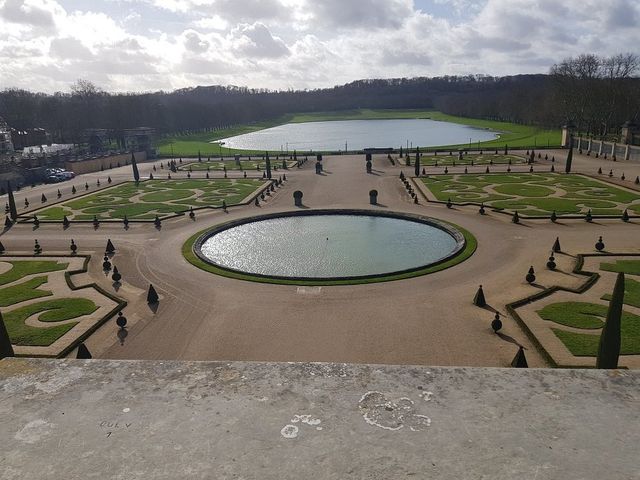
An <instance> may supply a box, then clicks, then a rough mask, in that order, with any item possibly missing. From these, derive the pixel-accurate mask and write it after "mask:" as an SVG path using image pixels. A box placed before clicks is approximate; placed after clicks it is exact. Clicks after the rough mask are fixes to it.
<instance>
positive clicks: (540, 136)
mask: <svg viewBox="0 0 640 480" xmlns="http://www.w3.org/2000/svg"><path fill="white" fill-rule="evenodd" d="M403 118H408V119H419V118H426V119H431V120H438V121H443V122H451V123H458V124H462V125H469V126H472V127H476V128H483V129H490V130H495V131H498V132H501V135H500V138H499V139H498V140H491V141H488V142H483V143H481V144H480V145H481V146H482V147H484V148H489V147H494V148H504V146H505V144H507V145H509V147H511V148H514V147H532V146H539V147H541V146H559V145H560V141H561V133H560V129H557V130H544V129H540V128H537V127H531V126H527V125H517V124H515V123H507V122H496V121H492V120H481V119H475V118H465V117H456V116H453V115H446V114H444V113H440V112H437V111H431V110H369V109H361V110H344V111H339V112H315V113H300V114H289V115H283V116H281V117H278V118H274V119H272V120H269V121H264V122H257V123H253V124H248V125H241V126H238V127H233V128H229V129H225V130H218V131H215V132H207V133H197V134H192V135H184V136H181V135H174V136H171V137H166V138H164V139H162V140H161V141H160V142H159V143H158V144H157V149H158V152H159V153H160V154H162V155H167V156H169V155H173V156H175V157H180V156H182V157H195V156H197V155H198V152H200V153H201V154H202V155H204V156H216V155H229V154H233V153H239V152H242V153H253V154H256V153H262V152H260V151H255V150H233V149H229V148H226V147H222V146H219V145H218V144H213V143H210V142H213V141H216V140H220V139H223V138H228V137H232V136H236V135H242V134H245V133H250V132H255V131H257V130H263V129H265V128H271V127H275V126H277V125H283V124H286V123H302V122H321V121H331V120H373V119H403ZM465 145H466V144H462V145H460V146H463V147H464V146H465ZM475 146H477V144H476V145H475ZM449 147H452V148H453V147H457V145H445V146H440V147H437V148H438V149H440V150H443V149H446V148H449Z"/></svg>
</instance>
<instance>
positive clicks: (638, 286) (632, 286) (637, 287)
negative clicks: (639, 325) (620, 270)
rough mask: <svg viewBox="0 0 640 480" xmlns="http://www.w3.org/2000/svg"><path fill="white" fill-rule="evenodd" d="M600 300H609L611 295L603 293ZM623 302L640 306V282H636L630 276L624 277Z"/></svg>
mask: <svg viewBox="0 0 640 480" xmlns="http://www.w3.org/2000/svg"><path fill="white" fill-rule="evenodd" d="M602 300H607V301H608V300H611V295H610V294H607V295H603V296H602ZM624 303H625V304H627V305H631V306H632V307H637V308H640V282H636V281H635V280H633V279H632V278H625V279H624Z"/></svg>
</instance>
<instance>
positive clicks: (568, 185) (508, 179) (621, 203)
mask: <svg viewBox="0 0 640 480" xmlns="http://www.w3.org/2000/svg"><path fill="white" fill-rule="evenodd" d="M419 181H422V182H423V183H424V185H425V186H426V187H427V188H428V189H429V190H430V191H431V193H432V194H433V195H434V196H435V197H436V199H437V200H439V201H442V202H446V201H447V200H448V199H451V201H452V202H453V203H458V204H462V203H476V204H480V203H484V204H485V205H486V206H488V207H492V208H496V209H501V210H507V211H511V212H512V211H518V212H519V213H520V214H524V215H529V216H544V215H550V214H551V212H553V211H555V212H556V214H557V215H567V214H586V213H587V212H588V211H589V210H591V213H592V214H593V215H605V214H606V215H622V212H623V210H624V209H625V208H628V209H629V210H631V211H638V212H640V195H639V194H637V193H635V192H631V191H628V190H625V189H622V188H619V187H617V186H614V185H610V184H606V183H603V182H600V181H597V180H594V179H591V178H588V177H585V176H582V175H575V174H572V175H564V174H557V173H509V174H499V173H493V174H492V173H489V174H462V173H460V174H455V175H428V176H425V177H421V178H420V179H419Z"/></svg>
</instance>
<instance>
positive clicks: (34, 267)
mask: <svg viewBox="0 0 640 480" xmlns="http://www.w3.org/2000/svg"><path fill="white" fill-rule="evenodd" d="M2 261H4V260H2ZM6 263H10V264H11V265H12V268H11V270H8V271H6V272H4V273H3V274H1V275H0V285H6V284H7V283H11V282H15V281H16V280H19V279H21V278H23V277H26V276H27V275H35V274H37V273H48V272H56V271H59V270H65V269H66V268H67V267H68V266H69V264H68V263H58V262H56V261H50V260H10V261H7V262H6Z"/></svg>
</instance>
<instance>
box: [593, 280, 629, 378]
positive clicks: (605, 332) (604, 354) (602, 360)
mask: <svg viewBox="0 0 640 480" xmlns="http://www.w3.org/2000/svg"><path fill="white" fill-rule="evenodd" d="M623 301H624V273H622V272H621V273H618V277H617V278H616V284H615V286H614V287H613V294H612V295H611V301H610V302H609V310H608V311H607V320H606V323H605V324H604V327H603V328H602V334H600V345H599V346H598V359H597V360H596V368H618V357H619V356H620V327H621V323H622V304H623Z"/></svg>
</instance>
